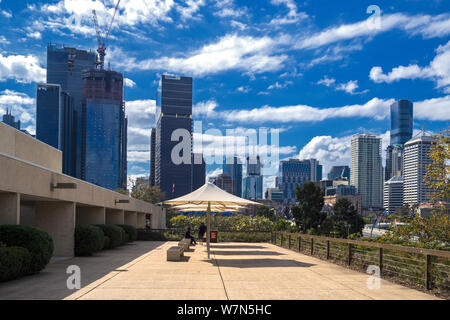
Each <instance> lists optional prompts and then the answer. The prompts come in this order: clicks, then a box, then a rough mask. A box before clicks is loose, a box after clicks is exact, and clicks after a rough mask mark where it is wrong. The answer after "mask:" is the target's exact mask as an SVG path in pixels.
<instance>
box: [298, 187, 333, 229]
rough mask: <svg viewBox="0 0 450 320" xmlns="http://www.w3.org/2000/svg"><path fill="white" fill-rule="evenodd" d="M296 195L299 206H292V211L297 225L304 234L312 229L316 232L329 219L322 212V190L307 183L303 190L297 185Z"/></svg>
mask: <svg viewBox="0 0 450 320" xmlns="http://www.w3.org/2000/svg"><path fill="white" fill-rule="evenodd" d="M295 194H296V197H297V200H298V202H299V204H298V205H294V206H292V208H291V211H292V214H293V216H294V220H295V223H296V225H297V226H298V227H299V228H300V230H301V231H303V232H307V231H308V230H310V229H312V230H313V231H314V232H316V231H317V230H318V227H319V225H320V224H321V223H322V221H324V220H325V219H326V217H327V215H326V213H323V212H321V210H322V208H323V194H322V190H320V188H319V187H318V186H316V185H315V184H314V183H313V182H306V183H304V184H303V185H302V187H301V188H299V186H298V185H297V188H296V190H295Z"/></svg>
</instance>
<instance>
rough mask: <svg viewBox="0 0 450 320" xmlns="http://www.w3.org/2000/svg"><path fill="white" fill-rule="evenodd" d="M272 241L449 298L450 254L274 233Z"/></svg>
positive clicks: (304, 235)
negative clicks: (373, 269) (369, 269)
mask: <svg viewBox="0 0 450 320" xmlns="http://www.w3.org/2000/svg"><path fill="white" fill-rule="evenodd" d="M271 242H272V243H273V244H276V245H279V246H281V247H284V248H288V249H292V250H295V251H298V252H301V253H304V254H309V255H311V256H317V257H319V258H322V259H325V260H333V262H336V263H339V264H345V265H347V266H350V267H352V268H356V269H361V270H364V271H366V270H367V267H368V266H369V265H376V266H378V267H379V268H380V276H382V277H388V278H391V279H393V280H398V281H399V282H404V283H408V284H411V285H414V286H418V287H422V288H426V289H427V290H434V291H436V293H438V294H442V296H444V297H446V298H448V297H450V291H449V290H450V289H449V286H450V251H444V250H430V249H422V248H415V247H405V246H399V245H393V244H385V243H377V242H368V241H362V240H348V239H340V238H329V237H321V236H313V235H306V234H300V233H288V232H272V233H271Z"/></svg>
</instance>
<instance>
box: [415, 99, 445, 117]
mask: <svg viewBox="0 0 450 320" xmlns="http://www.w3.org/2000/svg"><path fill="white" fill-rule="evenodd" d="M413 108H414V118H416V119H420V120H431V121H447V120H450V95H447V96H445V97H440V98H433V99H426V100H423V101H418V102H414V106H413Z"/></svg>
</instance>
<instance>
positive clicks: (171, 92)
mask: <svg viewBox="0 0 450 320" xmlns="http://www.w3.org/2000/svg"><path fill="white" fill-rule="evenodd" d="M156 106H157V115H156V116H157V119H158V122H157V125H156V136H155V185H156V186H158V187H159V188H160V189H161V191H163V192H164V194H165V197H166V199H172V198H176V197H179V196H182V195H185V194H187V193H189V192H191V191H192V163H191V161H190V160H191V158H192V157H191V154H192V78H190V77H181V76H171V75H162V76H161V80H160V82H159V86H158V91H157V96H156ZM177 129H181V130H178V132H181V131H184V132H187V133H188V137H183V138H180V140H177V141H172V134H173V133H174V131H175V130H177ZM177 138H179V137H177ZM181 139H190V140H191V141H190V150H189V155H184V154H182V152H183V151H181V153H180V154H179V156H180V157H183V156H184V157H185V158H187V159H188V160H187V161H182V162H181V163H174V162H173V161H172V150H174V147H175V146H176V145H177V144H179V143H181ZM183 141H185V140H183ZM185 142H186V141H185ZM186 162H188V163H186Z"/></svg>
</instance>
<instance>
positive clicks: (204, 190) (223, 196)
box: [163, 182, 262, 206]
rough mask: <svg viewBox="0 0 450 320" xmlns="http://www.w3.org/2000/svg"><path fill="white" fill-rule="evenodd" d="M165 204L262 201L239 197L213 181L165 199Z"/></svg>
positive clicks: (258, 204)
mask: <svg viewBox="0 0 450 320" xmlns="http://www.w3.org/2000/svg"><path fill="white" fill-rule="evenodd" d="M163 204H167V205H179V204H204V205H208V204H211V205H222V206H228V205H231V206H232V205H243V206H248V205H255V206H260V205H262V204H261V203H258V202H254V201H250V200H247V199H243V198H240V197H237V196H235V195H233V194H231V193H228V192H226V191H224V190H222V189H220V188H219V187H218V186H216V185H214V184H212V183H209V182H208V183H205V184H204V185H203V186H201V187H200V188H198V189H197V190H195V191H192V192H191V193H188V194H186V195H184V196H181V197H178V198H175V199H171V200H167V201H164V202H163Z"/></svg>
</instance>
